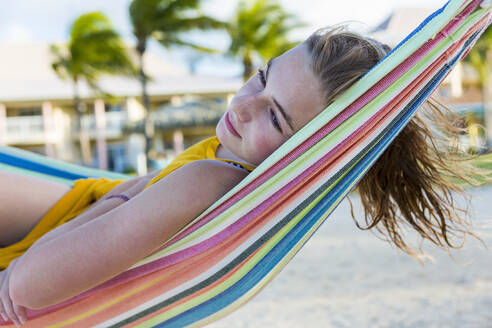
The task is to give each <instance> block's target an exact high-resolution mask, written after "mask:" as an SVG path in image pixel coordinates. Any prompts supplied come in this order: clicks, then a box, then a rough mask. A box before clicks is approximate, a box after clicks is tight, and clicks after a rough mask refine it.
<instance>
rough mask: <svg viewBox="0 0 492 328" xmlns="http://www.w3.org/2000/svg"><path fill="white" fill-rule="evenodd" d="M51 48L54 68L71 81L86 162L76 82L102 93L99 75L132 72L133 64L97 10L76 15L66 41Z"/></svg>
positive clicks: (106, 19)
mask: <svg viewBox="0 0 492 328" xmlns="http://www.w3.org/2000/svg"><path fill="white" fill-rule="evenodd" d="M51 52H52V54H53V55H54V57H55V60H54V61H53V63H52V67H53V69H54V70H55V72H56V73H57V74H58V76H59V77H60V78H62V79H66V80H70V81H72V83H73V103H74V107H75V112H76V114H77V119H76V128H75V132H76V133H78V135H79V140H80V147H81V151H82V158H83V162H84V164H86V165H87V164H90V151H89V147H88V138H87V136H86V134H85V132H84V131H82V129H81V117H82V112H83V108H82V106H81V105H82V104H81V101H80V93H79V82H80V81H82V80H84V81H85V82H86V83H87V84H88V85H89V87H90V88H91V89H93V90H94V91H96V92H101V93H104V92H103V91H102V90H101V89H100V88H99V86H98V85H97V81H98V79H99V77H100V76H101V75H103V74H124V75H134V74H135V68H134V65H133V64H132V61H131V60H130V57H129V56H128V54H127V51H126V47H125V45H124V43H123V42H122V40H121V38H120V36H119V35H118V33H117V32H116V31H115V30H114V29H113V27H112V25H111V23H110V21H109V20H108V18H107V17H106V16H105V15H104V14H103V13H101V12H91V13H87V14H84V15H82V16H80V17H79V18H78V19H76V20H75V21H74V22H73V24H72V26H71V28H70V41H69V43H68V44H67V45H52V46H51ZM105 94H106V93H105ZM106 95H107V94H106Z"/></svg>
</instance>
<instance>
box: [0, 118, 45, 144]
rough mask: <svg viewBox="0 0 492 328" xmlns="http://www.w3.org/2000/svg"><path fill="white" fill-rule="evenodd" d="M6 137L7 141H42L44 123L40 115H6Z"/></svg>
mask: <svg viewBox="0 0 492 328" xmlns="http://www.w3.org/2000/svg"><path fill="white" fill-rule="evenodd" d="M6 132H7V133H6V134H7V135H6V139H7V142H9V143H22V142H33V141H34V140H35V141H37V142H39V141H41V142H42V141H44V137H45V134H44V124H43V117H42V116H41V115H36V116H18V117H7V131H6Z"/></svg>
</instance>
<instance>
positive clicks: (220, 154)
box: [215, 144, 256, 167]
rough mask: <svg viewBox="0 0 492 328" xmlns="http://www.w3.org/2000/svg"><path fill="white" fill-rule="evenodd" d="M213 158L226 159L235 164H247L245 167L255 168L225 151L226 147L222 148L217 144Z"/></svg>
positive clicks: (227, 150)
mask: <svg viewBox="0 0 492 328" xmlns="http://www.w3.org/2000/svg"><path fill="white" fill-rule="evenodd" d="M215 157H217V158H222V159H228V160H231V161H235V162H239V163H243V164H247V165H250V166H253V167H254V166H256V165H254V164H251V163H248V162H246V161H245V160H244V159H242V158H239V157H237V156H236V155H234V154H233V153H232V152H231V151H230V150H229V149H227V148H226V147H224V146H222V144H219V146H218V147H217V150H216V151H215Z"/></svg>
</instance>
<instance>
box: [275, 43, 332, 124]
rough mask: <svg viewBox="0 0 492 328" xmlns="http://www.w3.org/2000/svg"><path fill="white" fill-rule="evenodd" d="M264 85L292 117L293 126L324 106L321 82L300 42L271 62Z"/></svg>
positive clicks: (306, 119) (310, 117)
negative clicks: (312, 69)
mask: <svg viewBox="0 0 492 328" xmlns="http://www.w3.org/2000/svg"><path fill="white" fill-rule="evenodd" d="M268 89H269V90H270V92H271V94H272V96H273V97H274V98H275V99H276V100H277V101H278V102H279V103H280V105H281V106H282V107H283V108H284V109H285V111H286V112H287V113H288V114H289V115H290V116H291V117H292V120H293V125H294V128H295V129H296V130H298V129H300V128H301V127H302V126H304V125H305V124H306V123H308V122H309V121H310V120H311V119H312V118H313V117H314V116H316V115H317V114H318V113H319V112H320V111H321V110H323V109H324V107H323V97H322V93H321V85H320V82H319V79H318V78H317V77H316V76H315V75H314V73H313V72H312V71H311V69H310V67H309V53H308V50H307V46H306V45H304V44H301V45H299V46H297V47H295V48H293V49H291V50H289V51H287V52H285V53H284V54H282V55H281V56H279V57H277V58H275V59H274V60H273V61H272V62H271V66H270V68H269V71H268Z"/></svg>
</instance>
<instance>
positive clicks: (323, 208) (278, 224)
mask: <svg viewBox="0 0 492 328" xmlns="http://www.w3.org/2000/svg"><path fill="white" fill-rule="evenodd" d="M491 17H492V6H491V5H490V1H489V2H487V4H485V1H483V2H482V0H450V1H449V2H448V3H446V4H445V5H444V6H443V7H442V8H441V9H439V10H437V11H436V12H435V13H433V14H432V15H430V16H429V17H428V18H427V19H425V21H424V22H422V24H421V25H420V26H419V27H418V28H417V29H415V30H414V31H413V32H412V33H411V34H410V35H409V36H408V37H406V38H405V39H404V40H403V41H402V42H401V43H400V44H399V45H398V46H397V47H396V48H395V49H394V50H393V51H391V52H390V53H389V54H388V55H387V56H386V57H385V58H384V59H383V60H381V61H380V62H379V63H378V64H377V65H376V66H375V67H374V68H373V69H372V70H371V71H370V72H368V73H367V74H366V75H365V76H364V77H363V78H362V79H360V80H359V81H358V82H357V83H356V84H355V85H354V86H352V87H351V88H350V89H349V90H348V91H346V92H345V93H344V94H343V96H341V97H340V98H339V99H337V100H336V101H335V102H334V103H333V104H331V105H330V106H329V107H328V108H326V109H325V110H324V111H323V112H322V113H320V114H319V115H318V116H317V117H316V118H315V119H313V120H312V121H311V122H310V123H309V124H307V125H306V126H305V127H304V128H303V129H302V130H300V131H299V132H297V133H296V134H295V135H294V136H293V137H291V138H290V139H289V140H288V141H287V142H286V143H284V144H283V145H282V146H281V147H280V148H279V149H278V150H277V151H275V152H274V153H273V154H272V155H271V156H270V157H269V158H268V159H266V160H265V161H264V162H263V163H262V164H261V165H260V166H258V167H257V168H256V169H255V170H254V171H253V172H252V173H250V174H249V175H248V176H247V177H246V178H245V179H244V180H243V181H242V182H241V183H240V184H239V185H237V186H236V187H235V188H234V189H232V190H231V191H230V192H229V193H227V194H226V195H225V196H223V197H222V198H221V199H220V200H218V201H217V202H216V203H215V204H214V205H213V206H211V207H210V208H209V209H208V210H206V211H205V212H204V213H202V214H201V215H200V216H199V217H198V218H196V219H195V220H194V221H192V222H191V223H190V224H189V225H187V226H186V227H185V228H183V229H182V230H181V231H179V232H178V233H177V234H176V235H175V236H174V237H172V238H171V239H170V240H168V241H166V242H165V243H164V244H163V245H162V247H161V248H159V249H158V250H157V251H155V252H154V253H152V254H150V255H149V256H148V257H146V258H144V259H143V260H141V261H140V262H138V263H136V264H135V265H133V266H132V267H131V268H129V269H128V270H127V271H125V272H123V273H121V274H120V275H118V276H116V277H114V278H113V279H111V280H109V281H107V282H105V283H103V284H101V285H99V286H97V287H95V288H93V289H91V290H89V291H86V292H84V293H83V294H81V295H78V296H76V297H73V298H72V299H69V300H67V301H64V302H62V303H60V304H56V305H53V306H50V307H48V308H45V309H42V310H32V311H31V310H28V313H27V315H28V318H29V320H28V327H183V326H202V325H205V324H207V323H210V322H212V321H214V320H217V319H218V318H220V317H222V316H224V315H226V314H227V313H230V312H231V311H233V310H234V309H236V308H238V307H239V306H241V305H242V304H244V303H245V302H246V301H248V300H249V299H251V297H253V296H254V295H255V294H256V293H257V292H259V291H260V290H261V289H262V288H263V287H264V286H265V285H266V284H267V283H268V282H269V281H270V280H271V279H272V278H273V277H274V276H275V275H276V274H277V273H278V272H279V271H280V270H281V269H282V268H283V267H284V266H285V265H286V264H287V262H288V261H289V260H290V259H291V258H292V257H293V256H294V254H296V253H297V252H298V251H299V249H300V248H301V247H302V245H303V244H304V243H305V242H306V241H307V240H308V239H309V237H310V236H311V235H312V234H313V233H314V232H315V231H316V229H318V227H319V226H320V224H321V223H322V222H323V221H324V220H325V219H326V218H327V217H328V215H329V214H330V213H331V212H332V211H333V210H334V209H335V207H336V206H337V205H338V204H339V203H340V201H341V200H342V199H343V198H344V197H345V196H346V195H347V194H348V193H349V192H350V191H351V190H352V189H353V188H354V186H355V185H356V184H357V182H358V181H359V180H360V179H361V177H362V176H363V175H364V173H365V172H367V171H368V170H369V168H370V167H371V165H372V164H373V163H374V162H375V161H376V159H377V158H378V156H379V155H380V154H381V153H382V152H383V151H384V150H385V148H386V147H387V146H388V145H389V144H390V143H391V141H392V140H393V139H394V138H395V137H396V135H397V134H398V133H399V132H400V131H401V130H402V129H403V127H404V126H405V125H406V124H407V123H408V121H409V120H410V119H411V118H412V116H413V115H414V113H415V111H416V110H417V109H418V108H419V106H420V105H421V104H422V103H423V102H424V101H425V99H426V98H427V97H428V96H429V95H430V94H431V93H432V92H433V91H434V90H435V89H436V87H437V86H438V85H439V83H440V82H441V81H442V80H443V79H444V77H445V76H446V75H447V74H448V73H449V71H450V69H451V68H452V67H453V66H454V65H455V64H456V63H457V61H458V60H459V59H461V58H463V57H464V56H465V55H466V53H467V51H468V50H469V49H470V48H471V47H472V46H473V44H474V43H475V42H476V41H477V39H478V37H479V36H480V34H481V33H482V32H483V31H484V29H485V28H487V26H488V25H489V24H490V23H491V19H492V18H491ZM0 162H1V163H3V164H1V165H2V167H1V169H5V170H15V171H17V172H21V173H25V174H35V175H37V176H41V177H45V178H46V179H52V180H58V181H62V182H65V183H67V184H70V183H71V181H73V180H75V179H79V178H84V177H109V178H122V177H124V176H121V175H117V174H113V173H110V172H104V171H98V170H93V169H87V168H83V167H80V166H74V165H70V164H66V163H62V162H59V161H56V160H53V159H49V158H45V157H42V156H38V155H34V154H31V153H28V152H24V151H21V150H18V149H12V148H8V147H2V148H1V149H0ZM3 325H7V326H9V325H10V326H13V325H12V324H7V323H6V322H5V321H0V326H3Z"/></svg>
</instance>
